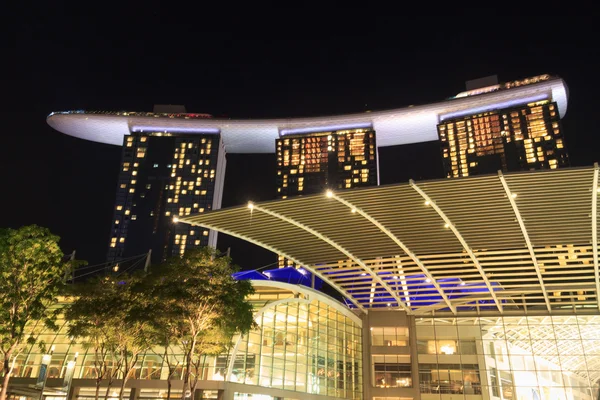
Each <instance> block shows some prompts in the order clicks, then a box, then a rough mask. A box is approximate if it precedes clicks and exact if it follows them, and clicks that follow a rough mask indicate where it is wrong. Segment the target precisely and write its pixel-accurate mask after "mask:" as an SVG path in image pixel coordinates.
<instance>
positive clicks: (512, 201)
mask: <svg viewBox="0 0 600 400" xmlns="http://www.w3.org/2000/svg"><path fill="white" fill-rule="evenodd" d="M498 177H499V178H500V182H502V187H503V188H504V191H505V192H506V197H507V198H508V201H509V202H510V205H511V206H512V209H513V211H514V213H515V216H516V217H517V222H518V223H519V226H520V227H521V233H522V234H523V238H524V239H525V243H526V244H527V249H528V250H529V256H530V257H531V262H532V263H533V267H534V268H535V273H536V274H537V278H538V281H539V282H540V288H541V289H542V294H543V295H544V301H545V302H546V308H547V309H548V311H551V307H550V299H549V298H548V293H547V292H546V286H544V279H543V278H542V271H541V270H540V266H539V264H538V262H537V257H536V256H535V252H534V251H533V245H532V244H531V240H529V233H528V232H527V228H526V227H525V221H523V218H521V213H520V212H519V208H518V207H517V202H516V201H515V197H516V196H514V194H513V193H512V192H511V191H510V189H509V188H508V184H507V183H506V179H505V178H504V175H503V174H502V171H498Z"/></svg>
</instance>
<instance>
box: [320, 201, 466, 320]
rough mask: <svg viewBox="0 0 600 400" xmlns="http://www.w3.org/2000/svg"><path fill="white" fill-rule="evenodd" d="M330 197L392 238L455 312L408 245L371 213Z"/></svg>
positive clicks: (454, 309) (454, 310)
mask: <svg viewBox="0 0 600 400" xmlns="http://www.w3.org/2000/svg"><path fill="white" fill-rule="evenodd" d="M332 198H333V199H335V200H337V201H339V202H340V203H342V204H343V205H345V206H346V207H348V208H350V210H353V212H355V213H358V214H360V215H361V216H362V217H364V218H365V219H366V220H367V221H369V222H370V223H372V224H373V225H375V226H376V227H377V228H379V230H380V231H381V232H383V233H384V234H386V235H387V237H389V238H390V239H392V241H393V242H394V243H396V244H397V245H398V247H400V248H401V249H402V251H404V253H406V255H408V256H409V257H410V258H411V260H413V262H414V263H415V264H417V266H418V267H419V268H420V269H421V272H423V274H424V275H425V276H426V277H427V279H429V280H430V281H431V284H432V285H433V286H434V287H435V288H436V290H437V291H438V292H439V293H440V295H441V296H442V299H444V302H445V303H446V305H447V306H448V308H449V309H450V310H451V311H452V313H453V314H456V307H455V306H454V305H452V303H451V302H450V299H448V296H446V293H444V291H443V290H442V288H441V286H440V285H439V284H438V283H437V281H436V280H435V278H434V277H433V275H431V273H430V272H429V271H428V270H427V267H425V265H424V264H423V263H422V262H421V260H420V259H419V257H417V255H416V254H414V253H413V252H412V251H410V249H409V248H408V246H406V245H405V244H404V243H403V242H402V241H401V240H400V239H398V237H397V236H396V235H394V234H393V233H392V232H391V231H390V230H389V229H387V228H386V227H385V226H383V224H381V223H380V222H379V221H377V220H376V219H375V218H373V217H372V216H371V215H369V214H368V213H367V212H365V211H364V210H362V209H360V208H358V207H356V206H355V205H354V204H352V203H350V202H349V201H347V200H345V199H342V198H341V197H340V196H339V195H337V194H335V193H333V194H332Z"/></svg>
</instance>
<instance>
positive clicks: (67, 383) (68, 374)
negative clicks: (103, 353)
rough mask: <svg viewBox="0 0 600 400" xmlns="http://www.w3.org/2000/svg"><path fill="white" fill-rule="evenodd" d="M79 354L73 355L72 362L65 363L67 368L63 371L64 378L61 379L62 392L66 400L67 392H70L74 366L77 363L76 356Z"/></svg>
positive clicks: (67, 399) (67, 397)
mask: <svg viewBox="0 0 600 400" xmlns="http://www.w3.org/2000/svg"><path fill="white" fill-rule="evenodd" d="M78 355H79V353H75V357H74V358H73V360H71V361H69V362H68V363H67V368H66V369H65V376H64V378H63V391H64V392H65V395H66V400H69V394H70V393H69V392H70V391H71V383H72V382H73V372H74V371H75V364H76V363H77V356H78Z"/></svg>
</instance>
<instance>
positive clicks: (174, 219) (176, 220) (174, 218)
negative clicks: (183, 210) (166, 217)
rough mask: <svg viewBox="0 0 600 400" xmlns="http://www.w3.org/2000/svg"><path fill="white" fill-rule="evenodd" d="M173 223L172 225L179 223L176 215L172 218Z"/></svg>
mask: <svg viewBox="0 0 600 400" xmlns="http://www.w3.org/2000/svg"><path fill="white" fill-rule="evenodd" d="M173 222H174V223H178V222H179V217H177V215H175V216H174V217H173Z"/></svg>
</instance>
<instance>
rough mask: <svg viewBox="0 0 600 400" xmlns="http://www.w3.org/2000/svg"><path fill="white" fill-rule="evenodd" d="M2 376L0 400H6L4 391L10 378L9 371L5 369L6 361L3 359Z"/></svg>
mask: <svg viewBox="0 0 600 400" xmlns="http://www.w3.org/2000/svg"><path fill="white" fill-rule="evenodd" d="M4 363H5V367H4V378H3V379H2V391H1V392H0V400H6V391H7V390H8V381H9V380H10V373H9V372H8V371H7V369H6V365H8V362H7V361H6V360H4Z"/></svg>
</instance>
